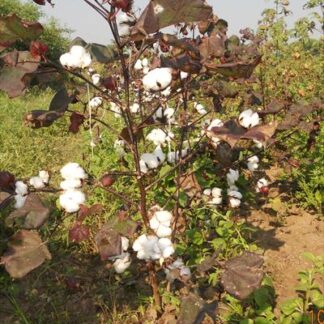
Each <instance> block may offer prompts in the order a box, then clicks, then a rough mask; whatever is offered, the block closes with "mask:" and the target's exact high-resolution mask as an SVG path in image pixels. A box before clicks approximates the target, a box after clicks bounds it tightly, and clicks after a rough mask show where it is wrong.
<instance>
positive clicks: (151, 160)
mask: <svg viewBox="0 0 324 324" xmlns="http://www.w3.org/2000/svg"><path fill="white" fill-rule="evenodd" d="M141 160H142V161H144V162H145V164H146V165H147V167H148V168H149V169H156V168H157V167H158V166H159V160H158V159H157V157H156V156H155V155H154V154H152V153H144V154H142V155H141Z"/></svg>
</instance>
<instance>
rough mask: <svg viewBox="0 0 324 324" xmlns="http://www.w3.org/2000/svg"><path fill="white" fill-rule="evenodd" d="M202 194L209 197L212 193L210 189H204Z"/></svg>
mask: <svg viewBox="0 0 324 324" xmlns="http://www.w3.org/2000/svg"><path fill="white" fill-rule="evenodd" d="M203 194H204V195H205V196H211V194H212V191H211V189H205V190H204V191H203Z"/></svg>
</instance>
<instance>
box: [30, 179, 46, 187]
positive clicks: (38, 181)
mask: <svg viewBox="0 0 324 324" xmlns="http://www.w3.org/2000/svg"><path fill="white" fill-rule="evenodd" d="M29 184H30V185H31V186H33V187H34V188H35V189H42V188H44V187H45V184H44V182H43V180H42V178H41V177H31V178H30V179H29Z"/></svg>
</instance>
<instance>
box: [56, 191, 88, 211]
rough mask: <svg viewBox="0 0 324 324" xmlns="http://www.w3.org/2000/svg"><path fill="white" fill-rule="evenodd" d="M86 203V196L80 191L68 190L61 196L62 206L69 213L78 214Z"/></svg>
mask: <svg viewBox="0 0 324 324" xmlns="http://www.w3.org/2000/svg"><path fill="white" fill-rule="evenodd" d="M84 202H85V195H84V193H83V192H81V191H79V190H67V191H65V192H64V193H63V194H61V195H60V205H61V207H62V208H64V209H65V210H66V211H67V212H68V213H74V212H77V211H78V210H79V209H80V204H83V203H84Z"/></svg>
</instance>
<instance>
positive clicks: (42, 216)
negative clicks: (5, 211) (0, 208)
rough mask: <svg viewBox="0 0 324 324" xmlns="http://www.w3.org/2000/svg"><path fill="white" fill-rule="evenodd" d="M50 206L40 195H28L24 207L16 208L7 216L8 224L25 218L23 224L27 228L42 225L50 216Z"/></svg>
mask: <svg viewBox="0 0 324 324" xmlns="http://www.w3.org/2000/svg"><path fill="white" fill-rule="evenodd" d="M49 212H50V210H49V208H47V207H45V206H44V205H43V203H42V201H41V199H40V198H39V196H38V195H36V194H34V193H31V194H29V195H28V197H27V199H26V202H25V204H24V206H23V207H21V208H19V209H16V210H14V211H13V212H12V213H11V214H10V215H9V216H8V217H7V218H6V224H7V225H8V226H13V224H14V223H15V222H16V221H17V220H19V219H20V218H24V220H23V223H22V226H23V228H26V229H34V228H38V227H40V226H42V225H43V224H44V223H45V221H46V220H47V219H48V216H49Z"/></svg>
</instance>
